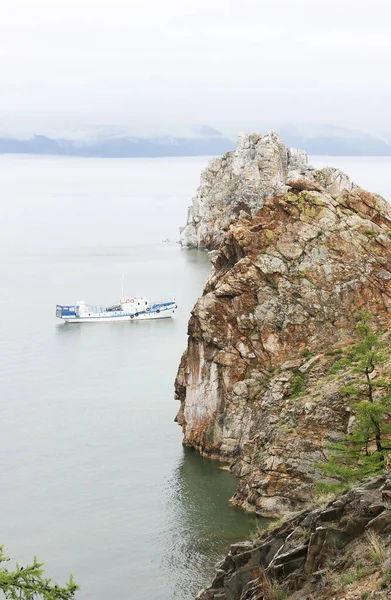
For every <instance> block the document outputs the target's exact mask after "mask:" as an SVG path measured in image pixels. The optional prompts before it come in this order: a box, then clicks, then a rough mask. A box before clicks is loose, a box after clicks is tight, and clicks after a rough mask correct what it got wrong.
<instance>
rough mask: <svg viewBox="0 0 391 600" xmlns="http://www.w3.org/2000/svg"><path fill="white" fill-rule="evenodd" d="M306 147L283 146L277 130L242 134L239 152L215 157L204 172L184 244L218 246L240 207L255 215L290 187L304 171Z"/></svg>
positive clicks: (190, 212) (237, 149)
mask: <svg viewBox="0 0 391 600" xmlns="http://www.w3.org/2000/svg"><path fill="white" fill-rule="evenodd" d="M307 162H308V157H307V154H306V153H305V152H304V151H303V150H295V149H293V148H292V149H288V148H285V146H284V144H283V143H282V142H281V140H280V139H279V137H278V136H277V134H276V133H274V132H273V131H271V132H270V133H268V134H267V135H264V136H260V135H258V134H255V133H254V134H252V135H247V134H245V133H241V134H239V137H238V141H237V147H236V150H234V151H233V152H228V153H227V154H225V155H224V156H223V157H222V158H215V159H213V160H212V161H211V162H210V163H209V165H208V166H207V168H206V169H205V170H204V171H203V173H202V174H201V185H200V187H199V189H198V191H197V196H196V197H195V198H194V199H193V205H192V206H191V207H190V208H189V211H188V216H187V224H186V227H185V228H184V229H183V231H182V233H181V244H182V245H183V246H186V247H194V248H197V247H199V248H207V249H208V250H211V249H215V248H217V246H218V245H219V243H220V241H221V239H222V235H223V231H224V229H225V228H226V227H227V226H228V224H229V222H230V219H231V218H232V217H237V215H238V214H239V211H240V210H245V211H247V212H248V213H249V214H254V213H255V212H257V211H258V210H259V209H260V208H261V207H262V206H263V203H264V201H265V200H266V199H267V198H270V197H271V196H274V195H275V194H277V193H280V192H283V191H284V190H285V189H286V182H287V180H288V179H289V178H291V177H292V176H293V177H295V176H297V174H298V172H299V171H300V169H306V165H307Z"/></svg>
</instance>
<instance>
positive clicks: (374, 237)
mask: <svg viewBox="0 0 391 600" xmlns="http://www.w3.org/2000/svg"><path fill="white" fill-rule="evenodd" d="M265 138H267V140H269V141H268V142H267V143H266V140H265ZM265 138H260V137H259V136H257V137H254V138H252V136H250V138H246V139H244V140H243V143H244V144H245V149H246V152H248V154H242V153H241V152H239V156H241V155H242V158H243V162H242V163H241V169H242V170H243V172H246V170H247V163H246V160H245V158H244V157H245V156H253V155H252V154H251V153H254V156H257V158H251V159H249V164H248V170H249V172H250V173H252V172H253V169H254V168H255V167H254V165H255V164H258V163H259V162H261V159H260V158H259V155H257V150H256V148H258V145H259V147H260V148H262V149H265V148H266V149H268V152H269V150H270V153H271V155H272V156H273V157H274V158H273V160H272V161H271V162H272V164H273V167H272V168H271V170H270V182H269V192H268V194H269V195H272V197H269V198H268V199H266V200H265V198H264V196H263V195H262V194H263V191H262V190H264V189H265V183H262V185H261V186H260V187H257V185H256V184H255V183H254V181H255V179H256V181H259V172H260V171H259V169H258V167H257V169H258V175H257V176H256V178H255V175H254V178H253V177H250V176H249V177H248V178H247V179H244V178H242V179H240V178H239V179H240V181H241V185H243V187H242V188H240V189H241V191H240V197H242V198H243V197H246V198H247V199H248V206H251V211H254V210H255V208H256V207H257V206H258V207H259V206H261V205H262V203H263V207H262V209H260V210H258V212H257V213H256V214H254V215H252V216H251V215H250V214H249V212H244V211H242V212H240V214H239V216H238V218H237V219H236V220H235V222H233V223H232V224H231V225H230V226H229V229H228V231H227V232H226V233H225V234H224V236H223V239H222V242H221V245H220V247H219V249H218V251H217V253H216V255H215V257H214V259H213V264H214V266H213V270H212V273H211V275H210V277H209V279H208V281H207V283H206V286H205V289H204V293H203V295H202V297H201V298H200V299H199V300H198V302H197V303H196V305H195V307H194V309H193V311H192V315H191V318H190V321H189V329H188V334H189V338H188V347H187V350H186V351H185V353H184V355H183V357H182V360H181V364H180V367H179V371H178V375H177V379H176V397H177V398H178V399H179V400H180V402H181V407H180V410H179V412H178V415H177V421H178V422H179V424H180V425H181V426H182V428H183V433H184V444H186V445H188V446H191V447H193V448H195V449H197V450H198V451H200V452H201V453H202V455H204V456H208V457H214V458H219V459H221V460H226V461H228V462H229V463H230V465H231V469H232V472H233V473H234V474H235V475H236V476H237V477H239V478H240V481H239V487H238V491H237V493H236V494H235V496H234V498H233V502H234V503H235V504H237V505H240V506H242V507H244V508H246V509H249V510H256V511H257V512H258V513H260V514H262V515H264V516H277V515H280V514H282V513H284V512H286V511H290V510H296V509H298V508H303V507H305V506H306V505H307V503H308V500H309V499H310V496H311V490H312V486H313V481H314V479H315V478H316V467H315V465H316V463H318V462H320V461H321V460H324V456H325V455H324V448H325V446H326V445H327V444H328V443H330V441H335V440H336V439H339V437H340V436H341V435H342V434H343V433H345V432H346V431H347V428H348V427H349V421H350V420H351V419H350V408H349V405H348V401H347V400H346V398H343V397H341V394H340V393H339V390H340V389H341V386H342V383H343V382H341V377H342V378H343V375H335V376H333V377H332V376H330V375H329V368H330V365H331V363H332V361H333V360H335V358H334V357H333V356H331V355H332V354H333V353H336V352H338V351H339V349H341V348H343V347H344V346H346V345H349V344H351V343H353V342H354V341H355V336H356V329H355V315H356V314H357V311H358V310H359V309H361V308H364V309H365V310H366V311H367V312H370V313H372V315H374V320H375V325H376V326H379V327H385V326H389V324H390V320H391V209H390V207H389V206H388V204H387V203H386V202H385V200H384V199H383V198H381V197H380V196H377V195H374V194H371V193H369V192H367V191H364V190H362V189H361V188H359V187H357V186H356V185H354V184H353V183H352V182H351V181H350V180H349V178H348V177H347V176H346V175H344V174H343V173H341V172H340V171H338V170H336V169H331V168H326V169H321V170H316V169H313V168H310V167H303V168H302V167H301V163H302V161H303V158H302V156H301V154H300V153H298V152H293V151H290V164H291V165H293V166H295V169H296V170H291V171H290V172H288V175H287V177H286V179H285V182H284V184H282V183H281V182H282V179H283V174H284V173H286V172H287V165H288V163H289V161H288V159H287V153H286V151H285V150H284V149H283V148H281V146H280V143H279V142H278V140H277V139H276V137H275V135H274V134H269V136H265ZM251 139H253V141H251V144H250V142H249V141H247V140H251ZM248 146H249V147H248ZM250 146H251V147H250ZM240 147H241V146H240V145H239V148H240ZM262 156H263V160H264V161H265V163H266V162H267V161H268V159H267V157H268V156H269V154H268V153H266V155H262ZM265 156H266V157H265ZM276 156H277V159H276V158H275V157H276ZM284 157H285V158H284ZM224 161H225V162H227V161H228V162H229V161H230V164H231V167H230V169H229V173H231V172H232V173H233V172H234V170H233V166H232V165H234V164H236V161H239V158H238V151H237V153H236V154H235V153H234V154H233V155H229V156H228V158H227V157H224V158H223V159H220V162H219V165H220V166H219V167H218V168H217V166H216V170H215V175H214V176H213V178H212V179H213V181H214V186H216V185H217V184H216V182H217V181H220V179H219V178H218V175H217V174H218V172H219V170H221V171H222V170H224V169H227V167H223V162H224ZM276 161H277V163H278V164H279V165H280V167H278V168H277V167H276V164H277V163H276ZM296 167H300V168H296ZM235 169H236V167H235ZM212 172H213V171H210V173H212ZM208 173H209V171H208ZM204 177H206V175H205V173H204ZM227 178H228V179H229V176H228V175H227ZM223 179H224V177H222V178H221V182H223ZM238 181H239V180H238ZM245 181H248V182H249V186H248V188H247V187H245V183H244V182H245ZM205 185H206V184H205ZM205 185H204V187H202V188H201V190H202V189H204V190H205V189H206V187H205ZM224 185H225V184H224ZM235 185H236V184H235ZM213 189H214V187H213ZM235 189H238V190H239V185H238V187H236V188H235ZM247 189H248V193H247ZM284 189H286V190H287V191H284ZM260 190H261V191H260ZM200 193H201V192H200ZM211 193H212V192H211V191H210V192H209V195H208V196H207V198H211ZM215 193H217V192H216V190H215V191H214V192H213V194H215ZM258 194H260V195H261V197H260V198H258V204H257V201H256V198H257V197H258ZM238 198H239V196H238ZM200 210H201V209H200V206H199V207H198V208H197V211H198V214H200V213H199V211H200ZM251 211H250V212H251ZM204 214H205V213H204ZM206 222H207V220H205V219H203V220H202V222H201V225H200V226H199V228H198V229H197V236H198V235H201V234H200V232H201V227H202V228H203V227H204V225H205V224H206ZM215 227H217V225H216V221H213V228H212V230H213V232H214V231H215V229H214V228H215ZM202 231H205V230H204V229H202ZM197 239H201V238H197ZM202 239H203V240H207V239H209V240H217V239H218V236H215V234H214V233H213V235H212V234H211V237H210V238H207V235H206V233H202ZM206 245H213V244H212V242H211V241H210V242H207V243H206Z"/></svg>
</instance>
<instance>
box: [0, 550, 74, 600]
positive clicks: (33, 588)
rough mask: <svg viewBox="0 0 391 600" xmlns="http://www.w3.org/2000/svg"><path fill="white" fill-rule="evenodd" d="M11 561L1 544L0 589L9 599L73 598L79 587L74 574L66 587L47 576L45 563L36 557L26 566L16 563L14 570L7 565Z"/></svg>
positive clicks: (65, 599)
mask: <svg viewBox="0 0 391 600" xmlns="http://www.w3.org/2000/svg"><path fill="white" fill-rule="evenodd" d="M9 562H10V559H9V558H8V557H7V556H5V555H4V551H3V546H0V590H1V591H2V592H3V594H4V597H5V598H7V600H38V599H41V600H72V599H73V598H74V597H75V593H76V591H77V590H78V589H79V586H78V585H76V584H75V582H74V581H73V577H72V575H71V576H70V577H69V581H68V583H67V584H66V586H65V587H60V586H58V585H56V584H55V583H53V582H52V581H51V579H47V578H45V577H44V570H43V568H42V567H43V563H39V562H38V561H37V559H36V557H34V560H33V563H32V564H31V565H26V566H25V567H21V566H19V564H18V563H16V566H15V569H14V570H10V569H8V568H7V567H6V566H5V564H6V563H9Z"/></svg>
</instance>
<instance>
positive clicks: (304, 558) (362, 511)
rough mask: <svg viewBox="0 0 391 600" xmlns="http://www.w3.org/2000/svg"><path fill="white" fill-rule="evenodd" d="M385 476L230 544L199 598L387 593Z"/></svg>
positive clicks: (388, 488) (390, 513)
mask: <svg viewBox="0 0 391 600" xmlns="http://www.w3.org/2000/svg"><path fill="white" fill-rule="evenodd" d="M390 494H391V475H390V474H389V473H388V474H387V475H385V476H383V477H378V478H373V479H370V480H367V481H365V482H363V483H362V484H361V485H360V486H358V487H355V488H353V489H351V490H350V491H349V492H347V493H345V494H344V495H342V496H340V497H339V498H337V499H336V500H333V501H332V502H330V503H329V504H328V505H326V506H323V507H320V508H317V509H315V510H312V511H305V512H304V513H302V514H300V515H298V516H295V517H294V518H291V519H288V520H287V521H286V522H285V523H284V524H282V525H280V526H278V527H276V528H275V529H274V530H273V531H272V532H269V533H268V532H265V534H263V535H262V536H259V538H258V539H255V540H254V541H253V542H243V543H240V544H234V545H233V546H231V550H230V552H229V554H228V555H227V556H226V558H225V559H224V560H223V561H222V563H221V564H219V565H218V567H217V571H216V575H215V577H214V579H213V582H212V584H211V585H210V586H209V587H208V588H206V589H204V590H202V591H201V592H200V593H199V594H198V596H197V600H277V599H278V598H286V599H288V598H289V599H290V600H309V599H310V598H314V599H315V598H317V600H326V599H329V600H331V599H333V600H342V599H344V600H358V599H359V598H376V599H379V600H380V599H383V598H390V597H391V591H390V581H389V580H390V566H391V563H390V559H389V556H390V554H389V552H390V549H391V538H390V535H389V534H390V532H391V510H390V505H389V503H388V502H389V498H390Z"/></svg>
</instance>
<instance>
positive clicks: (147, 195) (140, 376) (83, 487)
mask: <svg viewBox="0 0 391 600" xmlns="http://www.w3.org/2000/svg"><path fill="white" fill-rule="evenodd" d="M206 162H207V159H206V158H191V159H186V158H185V159H131V160H129V159H118V160H117V159H113V160H105V159H73V158H69V159H64V158H57V157H23V156H19V157H18V156H12V157H11V156H1V157H0V173H1V176H0V198H1V202H2V218H1V221H0V251H1V254H0V256H1V262H0V277H1V279H0V281H1V295H0V309H1V314H2V319H1V323H0V352H1V364H2V368H1V370H0V405H1V419H0V440H1V448H2V460H1V461H0V473H1V483H2V486H1V489H2V493H1V495H0V511H1V515H2V528H1V539H0V543H3V544H4V545H5V549H6V552H7V553H8V554H9V555H11V556H12V557H14V558H16V559H17V560H19V561H20V562H22V563H23V562H26V561H29V560H31V558H32V556H33V555H34V554H37V556H38V558H39V559H41V560H45V561H46V566H47V572H48V574H49V575H50V576H51V577H53V578H55V579H57V580H58V581H59V582H63V581H64V579H65V578H66V577H67V574H68V573H69V572H73V574H74V576H75V579H76V581H77V582H78V583H80V584H81V586H82V589H81V591H80V592H79V594H78V598H80V599H83V600H84V599H86V600H89V599H91V600H92V599H94V600H109V599H113V600H141V599H142V600H171V599H174V600H191V599H192V598H194V595H195V593H196V591H197V590H198V589H199V588H200V587H202V586H203V585H204V584H205V583H206V582H207V580H208V579H210V577H211V573H212V570H213V565H214V563H215V562H216V560H217V559H218V558H219V557H220V556H221V554H222V553H223V552H224V551H225V550H226V549H227V547H228V545H229V543H231V542H233V541H235V540H238V539H242V538H244V537H246V536H247V535H248V534H249V532H250V531H251V530H252V529H254V528H255V526H256V522H255V518H254V517H253V516H248V515H245V514H244V513H242V512H241V511H239V510H237V509H234V508H232V507H230V506H229V504H228V499H229V497H230V496H231V495H232V493H233V491H234V489H235V485H236V482H235V480H233V479H232V478H231V476H230V475H229V474H228V473H227V472H226V471H224V470H222V469H221V468H220V466H221V465H219V464H215V463H212V462H209V461H206V460H203V459H201V458H200V457H199V456H198V455H197V454H196V453H194V452H191V451H185V450H184V449H183V448H182V446H181V430H180V428H179V427H178V426H177V425H176V424H175V423H174V422H173V419H174V416H175V413H176V410H177V408H178V406H177V405H176V403H175V402H174V400H173V382H174V378H175V374H176V370H177V366H178V363H179V360H180V356H181V353H182V351H183V349H184V348H185V345H186V327H187V320H188V317H189V313H190V310H191V308H192V306H193V304H194V302H195V300H196V299H197V297H198V296H199V294H200V293H201V290H202V288H203V285H204V282H205V280H206V277H207V275H208V272H209V269H210V264H209V259H208V256H207V255H206V254H205V253H203V252H197V251H183V250H181V248H180V247H179V245H178V244H176V243H175V240H176V239H177V238H178V226H180V225H183V224H184V222H185V218H186V210H187V205H188V204H189V203H190V199H191V197H192V196H193V195H194V193H195V190H196V187H197V186H198V183H199V174H200V171H201V169H202V168H203V166H204V165H205V164H206ZM312 162H313V163H314V164H316V166H321V165H326V164H332V165H335V166H339V167H341V168H342V169H343V170H345V171H347V172H348V173H350V174H351V175H352V177H353V179H354V180H356V181H357V182H359V183H360V184H362V185H363V186H366V187H368V188H369V189H370V190H371V191H377V192H379V193H381V194H383V195H385V196H386V197H387V196H388V197H391V184H390V179H389V167H390V164H391V160H390V159H389V158H385V159H382V158H380V159H379V158H376V159H366V158H358V159H356V158H354V159H350V158H336V157H333V158H327V157H315V158H314V159H313V160H312ZM165 239H169V240H171V242H163V241H162V240H165ZM122 273H126V275H127V280H126V286H127V292H128V293H129V294H134V295H136V294H142V295H144V294H145V295H146V296H148V297H150V298H158V297H159V296H162V297H166V296H170V295H172V294H174V295H175V297H176V299H177V301H178V306H179V310H178V313H177V315H176V317H175V319H172V320H171V319H168V320H162V321H155V322H136V323H106V324H99V325H98V324H95V325H84V326H83V325H80V326H78V325H69V326H67V325H66V324H62V323H60V322H59V321H58V320H56V319H55V317H54V308H55V304H56V303H57V302H60V303H64V304H65V303H68V302H69V303H71V302H74V301H75V300H79V299H84V300H86V301H90V302H94V303H95V302H102V303H104V302H116V301H117V299H118V297H119V294H120V282H121V275H122Z"/></svg>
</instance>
